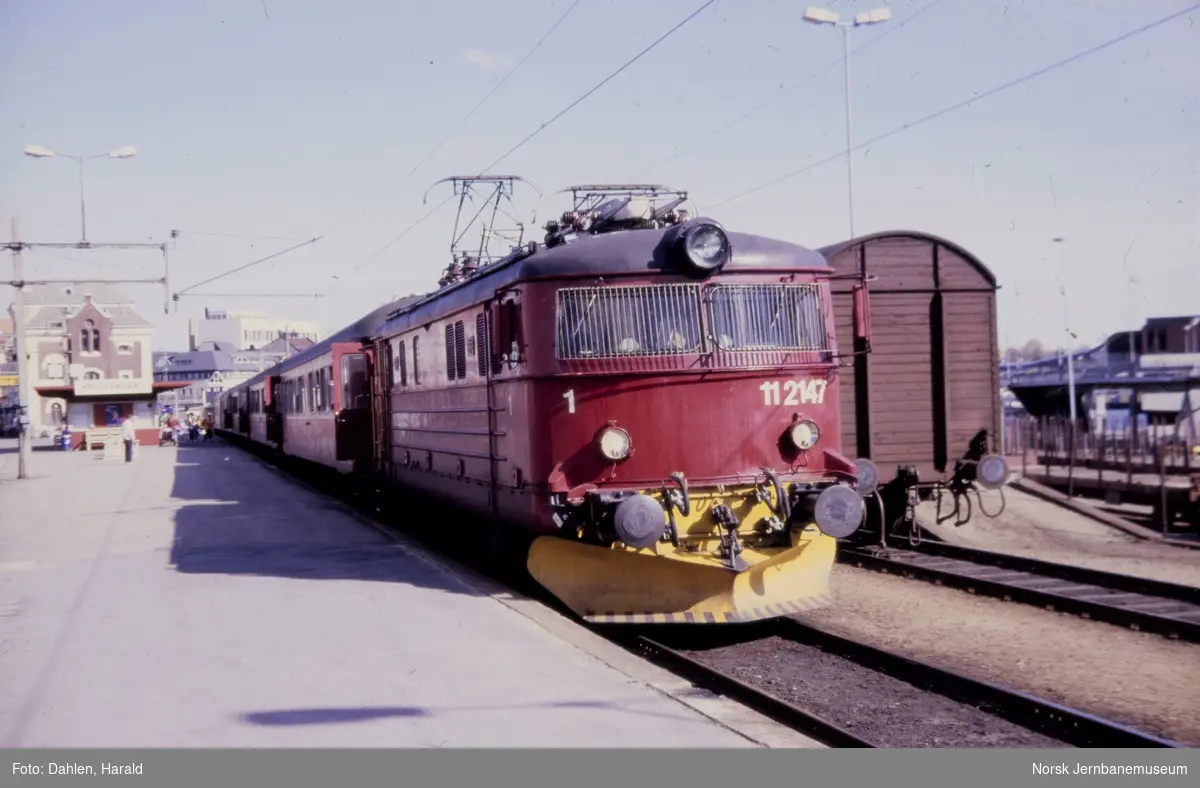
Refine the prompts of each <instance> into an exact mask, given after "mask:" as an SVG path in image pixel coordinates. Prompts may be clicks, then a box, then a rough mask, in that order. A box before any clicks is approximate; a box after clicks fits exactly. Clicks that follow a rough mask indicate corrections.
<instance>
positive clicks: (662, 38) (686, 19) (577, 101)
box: [479, 0, 720, 175]
mask: <svg viewBox="0 0 1200 788" xmlns="http://www.w3.org/2000/svg"><path fill="white" fill-rule="evenodd" d="M718 2H720V0H707V2H705V3H704V4H702V5H701V6H700V7H699V8H697V9H696V10H695V11H693V12H692V13H690V14H688V15H687V16H686V17H684V18H683V20H682V21H680V22H678V23H677V24H676V25H675V26H674V27H672V28H671V29H670V30H668V31H667V32H665V33H663V34H662V35H661V36H659V37H658V38H657V39H655V41H654V42H653V43H651V44H650V45H649V46H647V47H646V48H645V49H643V50H642V51H641V52H639V53H637V54H636V55H634V56H633V57H632V58H630V59H629V60H627V61H626V62H625V64H624V65H623V66H621V67H620V68H618V69H617V70H616V71H614V72H612V73H611V74H609V75H608V76H607V77H605V78H604V79H602V80H600V82H598V83H596V85H595V86H593V87H592V88H591V89H590V90H588V91H587V92H586V93H584V94H583V95H582V96H580V97H579V98H577V99H575V100H574V101H572V102H571V103H570V104H568V105H567V106H566V107H565V108H564V109H563V110H561V111H560V112H559V113H558V114H557V115H555V116H554V117H552V118H550V120H548V121H546V122H544V123H542V125H540V126H538V127H537V128H536V129H534V130H533V131H532V132H530V133H529V135H528V136H527V137H525V139H523V140H521V141H520V142H518V143H517V144H516V145H514V146H512V147H511V148H509V149H508V151H507V152H505V153H504V155H503V156H501V157H500V158H498V159H496V160H495V161H494V162H492V163H491V164H489V165H488V166H486V167H484V168H483V170H482V171H480V173H479V174H480V175H484V174H486V173H487V172H488V171H490V170H491V169H492V168H494V167H495V166H496V165H498V164H500V162H502V161H504V160H505V159H507V158H508V157H509V156H511V155H513V154H514V153H516V152H517V151H518V150H520V149H521V148H523V147H525V145H526V144H527V143H529V141H530V140H532V139H533V138H534V137H536V136H537V135H539V134H541V133H542V132H543V131H545V130H546V129H548V128H549V127H550V126H551V125H553V124H554V122H555V121H557V120H558V119H559V118H561V117H562V116H563V115H566V114H567V113H568V112H570V111H571V110H573V109H575V107H577V106H579V105H580V104H582V103H583V102H584V101H585V100H586V99H587V98H588V97H589V96H591V95H592V94H593V93H595V92H596V91H597V90H599V89H600V88H602V87H604V86H605V85H607V84H608V83H609V82H611V81H612V80H613V79H615V78H616V77H617V75H619V74H620V73H621V72H623V71H624V70H625V69H627V68H629V67H630V66H632V65H633V64H634V63H636V62H637V61H639V60H641V59H642V58H643V57H645V56H646V55H647V54H649V53H650V52H651V50H653V49H654V48H655V47H657V46H658V45H659V44H661V43H662V42H664V41H666V40H667V39H668V38H670V37H671V36H673V35H674V34H675V33H676V32H677V31H678V30H679V29H680V28H682V27H683V26H684V25H686V24H687V23H688V22H690V21H692V20H693V19H695V18H696V17H697V16H699V15H700V14H701V13H702V12H703V11H705V10H706V9H708V8H709V7H710V6H712V5H714V4H716V3H718Z"/></svg>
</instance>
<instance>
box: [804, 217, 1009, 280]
mask: <svg viewBox="0 0 1200 788" xmlns="http://www.w3.org/2000/svg"><path fill="white" fill-rule="evenodd" d="M888 238H916V239H919V240H922V241H930V242H932V243H936V244H938V245H940V246H944V247H946V248H947V249H950V250H952V251H954V252H957V253H958V254H959V255H960V256H961V257H962V259H964V260H966V261H967V264H968V265H970V266H971V267H972V268H974V269H975V270H976V271H978V272H979V273H980V275H982V276H983V278H984V279H985V280H987V282H988V284H990V285H993V286H995V284H996V275H995V274H993V273H992V272H991V270H990V269H989V268H988V267H987V266H986V265H984V264H983V261H982V260H980V259H979V258H978V257H976V256H975V255H973V254H971V253H970V252H968V251H967V250H966V249H964V248H963V247H961V246H959V245H958V244H956V243H955V242H954V241H948V240H946V239H945V238H942V237H941V236H937V235H933V234H931V233H924V232H921V231H920V230H883V231H881V232H878V233H871V234H870V235H860V236H859V237H857V238H851V239H850V240H848V241H839V242H838V243H835V244H832V245H831V246H822V247H821V248H820V249H819V250H818V251H819V252H820V253H821V254H823V255H825V257H827V258H832V257H834V256H835V255H838V254H841V253H842V252H844V251H846V250H847V249H849V248H850V247H852V246H856V245H858V244H864V243H870V242H871V241H882V240H886V239H888Z"/></svg>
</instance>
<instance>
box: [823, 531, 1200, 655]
mask: <svg viewBox="0 0 1200 788" xmlns="http://www.w3.org/2000/svg"><path fill="white" fill-rule="evenodd" d="M839 560H840V561H841V562H842V563H846V564H850V565H852V566H859V567H862V568H865V569H873V570H876V571H881V572H886V573H891V574H898V575H903V576H905V577H911V578H915V579H919V580H926V581H930V582H933V583H937V584H939V585H945V586H950V587H952V588H959V589H964V590H967V591H971V592H973V593H978V594H984V595H987V596H992V597H996V598H999V599H1004V600H1008V601H1012V602H1021V603H1024V604H1028V605H1036V606H1038V607H1044V608H1048V609H1050V610H1058V611H1062V612H1064V613H1074V614H1077V615H1080V616H1083V617H1085V618H1090V619H1094V620H1097V621H1105V622H1107V623H1110V624H1119V625H1122V626H1127V627H1130V628H1131V629H1136V630H1141V631H1145V632H1153V633H1156V634H1160V635H1165V636H1167V637H1171V638H1177V639H1180V640H1186V641H1190V642H1192V643H1200V589H1198V588H1195V587H1193V586H1185V585H1179V584H1175V583H1165V582H1162V581H1159V580H1149V579H1144V578H1140V577H1133V576H1130V575H1121V574H1116V573H1112V572H1102V571H1099V570H1096V569H1085V568H1083V567H1078V566H1070V565H1067V564H1056V563H1051V562H1049V561H1039V560H1037V559H1033V558H1022V557H1018V556H1011V555H1005V554H1003V553H994V552H990V551H987V550H977V549H974V548H968V547H960V546H958V545H951V544H946V543H945V542H932V541H923V542H920V543H919V544H918V545H911V544H908V543H901V542H892V543H891V544H889V545H888V546H887V547H886V548H884V547H881V546H877V547H853V548H845V549H843V550H842V551H841V553H840V558H839Z"/></svg>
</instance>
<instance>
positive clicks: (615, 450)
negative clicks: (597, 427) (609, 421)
mask: <svg viewBox="0 0 1200 788" xmlns="http://www.w3.org/2000/svg"><path fill="white" fill-rule="evenodd" d="M596 443H597V444H598V445H599V446H600V453H601V454H603V455H604V456H605V457H607V458H608V459H610V460H612V461H613V462H618V461H620V460H623V459H625V458H626V457H628V456H629V450H630V449H631V448H633V442H632V441H630V440H629V433H628V432H626V431H625V430H623V429H621V428H620V427H607V428H605V430H604V431H603V432H601V433H600V437H599V438H598V439H597V441H596Z"/></svg>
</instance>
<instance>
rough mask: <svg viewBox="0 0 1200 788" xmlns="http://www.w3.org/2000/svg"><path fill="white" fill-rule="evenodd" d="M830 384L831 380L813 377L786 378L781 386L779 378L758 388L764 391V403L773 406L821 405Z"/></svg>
mask: <svg viewBox="0 0 1200 788" xmlns="http://www.w3.org/2000/svg"><path fill="white" fill-rule="evenodd" d="M828 385H829V381H827V380H820V379H812V380H785V381H783V385H782V386H781V385H780V383H779V381H778V380H768V381H767V382H766V383H763V384H762V385H761V386H759V387H758V390H759V391H761V392H762V393H763V405H766V406H767V407H771V406H772V405H780V404H783V405H807V404H810V403H811V404H815V405H821V404H823V403H824V402H825V388H826V387H827V386H828ZM781 390H782V393H783V397H782V400H783V401H782V402H780V393H781Z"/></svg>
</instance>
